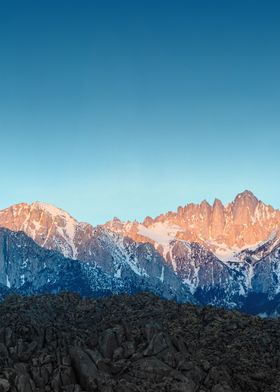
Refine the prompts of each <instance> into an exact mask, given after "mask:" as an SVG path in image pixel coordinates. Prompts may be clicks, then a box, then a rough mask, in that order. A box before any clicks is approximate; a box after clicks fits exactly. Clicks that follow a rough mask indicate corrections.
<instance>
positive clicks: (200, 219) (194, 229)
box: [0, 191, 280, 313]
mask: <svg viewBox="0 0 280 392" xmlns="http://www.w3.org/2000/svg"><path fill="white" fill-rule="evenodd" d="M0 227H5V228H7V229H10V230H12V231H15V232H18V231H22V232H24V233H25V234H26V235H27V236H28V237H31V238H32V239H33V240H34V241H35V242H36V243H37V244H38V245H39V246H40V247H43V248H46V249H49V250H53V251H56V252H59V253H60V254H62V255H63V257H64V259H67V260H69V259H72V260H76V259H77V260H79V261H81V262H83V266H88V268H97V269H98V271H101V272H102V273H103V274H105V276H106V277H107V278H108V277H110V279H112V280H113V281H114V282H115V283H114V284H115V285H116V287H117V289H116V290H115V292H117V290H121V289H123V290H126V291H129V292H132V291H133V290H134V289H135V290H141V289H142V290H150V291H152V292H155V293H158V294H159V295H162V296H164V297H166V298H176V299H177V300H179V301H185V300H191V301H195V300H196V301H199V302H200V303H203V304H206V303H211V304H214V305H218V306H226V307H231V308H236V307H237V308H240V309H246V310H247V311H252V312H255V311H259V310H260V309H259V308H258V307H256V306H254V298H256V297H255V296H256V295H257V296H258V298H259V297H260V296H261V298H262V302H260V301H259V303H263V306H262V308H261V312H262V313H265V311H266V309H265V306H266V304H268V303H269V304H270V305H269V307H270V310H269V312H270V313H271V312H273V311H274V310H275V301H276V300H277V298H278V295H279V293H280V269H279V268H278V264H279V249H280V234H279V233H280V212H279V211H278V210H275V209H273V208H272V207H271V206H268V205H266V204H264V203H262V202H261V201H260V200H258V199H257V198H256V197H255V196H254V195H253V194H252V193H251V192H249V191H245V192H243V193H241V194H239V195H237V197H236V198H235V200H234V201H233V202H231V203H229V204H227V205H225V206H224V205H223V204H222V203H221V202H220V201H219V200H217V199H216V200H215V202H214V204H213V205H212V206H211V205H210V204H208V203H207V202H206V201H203V202H202V203H201V204H198V205H195V204H189V205H186V206H185V207H179V208H178V209H177V211H176V212H168V213H167V214H162V215H160V216H158V217H156V218H154V219H153V218H150V217H147V218H146V219H145V220H144V221H143V222H142V223H140V222H137V221H134V222H122V221H120V220H119V219H117V218H114V219H113V220H112V221H110V222H107V223H106V224H104V225H99V226H96V227H93V226H92V225H90V224H88V223H82V222H78V221H77V220H75V219H74V218H73V217H71V216H70V215H69V214H68V213H66V212H65V211H63V210H61V209H59V208H56V207H54V206H51V205H48V204H45V203H40V202H35V203H32V204H26V203H22V204H18V205H14V206H11V207H9V208H7V209H5V210H3V211H0ZM84 268H85V267H84ZM0 269H1V267H0ZM0 284H2V285H4V286H6V287H7V286H8V283H7V281H6V282H5V279H4V278H3V279H2V280H0ZM279 296H280V295H279ZM272 304H273V305H272ZM272 308H273V310H272Z"/></svg>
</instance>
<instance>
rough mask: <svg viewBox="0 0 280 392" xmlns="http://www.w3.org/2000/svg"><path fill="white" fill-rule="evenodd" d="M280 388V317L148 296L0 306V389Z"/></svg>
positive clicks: (175, 391) (225, 391)
mask: <svg viewBox="0 0 280 392" xmlns="http://www.w3.org/2000/svg"><path fill="white" fill-rule="evenodd" d="M279 390H280V321H279V320H268V319H266V320H265V319H261V318H258V317H254V316H248V315H242V314H240V313H238V312H237V311H227V310H223V309H215V308H213V307H210V306H208V307H197V306H195V305H190V304H177V303H175V302H171V301H165V300H162V299H159V298H158V297H155V296H153V295H151V294H145V293H144V294H138V295H135V296H128V295H120V296H112V297H107V298H100V299H97V300H95V299H81V297H79V296H78V295H76V294H69V293H65V294H60V295H41V296H34V297H20V296H15V295H13V296H9V297H8V298H6V300H5V301H4V302H2V303H0V391H1V392H9V391H10V392H43V391H45V392H48V391H55V392H59V391H64V392H81V391H101V392H115V391H118V392H138V391H139V392H140V391H147V392H148V391H149V392H150V391H151V392H152V391H166V392H167V391H168V392H206V391H211V392H241V391H242V392H250V391H252V392H253V391H254V392H266V391H270V392H273V391H274V392H276V391H279Z"/></svg>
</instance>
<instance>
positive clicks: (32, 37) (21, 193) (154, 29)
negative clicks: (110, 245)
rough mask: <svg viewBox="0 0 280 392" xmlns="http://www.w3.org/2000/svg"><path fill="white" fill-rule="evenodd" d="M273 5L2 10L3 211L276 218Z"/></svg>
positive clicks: (277, 96)
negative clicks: (230, 206) (245, 210)
mask: <svg viewBox="0 0 280 392" xmlns="http://www.w3.org/2000/svg"><path fill="white" fill-rule="evenodd" d="M279 19H280V3H279V2H277V1H267V0H266V1H258V0H255V1H251V0H248V1H247V0H243V1H224V0H223V1H216V0H213V1H209V0H194V1H188V0H185V1H178V0H169V1H166V0H160V1H157V0H149V1H147V0H141V1H138V0H135V1H124V0H118V1H116V0H111V1H109V0H102V1H101V0H100V1H95V0H91V1H87V0H75V1H73V0H59V1H57V0H55V1H54V0H48V1H45V0H40V1H38V0H33V1H30V0H25V1H22V0H18V1H15V0H0V137H1V139H0V140H1V153H0V176H1V177H0V178H1V198H0V208H4V207H7V206H9V205H11V204H13V203H17V202H21V201H27V202H31V201H34V200H41V201H45V202H49V203H53V204H55V205H57V206H60V207H62V208H64V209H66V210H68V211H69V212H70V213H72V215H74V216H75V217H77V218H78V219H80V220H86V221H89V222H91V223H93V224H96V223H102V222H104V221H106V220H108V219H110V218H112V217H113V216H118V217H120V218H122V219H135V218H136V219H142V218H144V217H145V216H146V215H151V216H155V215H157V214H159V213H161V212H164V211H168V210H172V209H175V208H176V207H177V206H178V205H184V204H186V203H188V202H191V201H194V202H200V201H201V200H202V199H208V200H209V201H210V202H211V201H213V199H214V197H215V196H217V197H219V198H221V199H222V200H223V201H224V202H228V201H230V200H231V199H232V198H233V197H234V196H235V195H236V193H238V192H240V191H242V190H244V189H250V190H252V191H253V192H254V193H255V194H256V195H257V196H258V197H259V198H261V199H263V200H264V201H265V202H267V203H270V204H272V205H274V206H275V207H278V208H280V187H279V184H278V183H279V172H280V158H279V145H280V144H279V142H280V132H279V128H280V78H279V69H280V50H279V46H280V24H279Z"/></svg>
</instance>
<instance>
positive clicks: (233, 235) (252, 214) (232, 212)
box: [106, 191, 280, 260]
mask: <svg viewBox="0 0 280 392" xmlns="http://www.w3.org/2000/svg"><path fill="white" fill-rule="evenodd" d="M143 226H144V227H145V230H143ZM106 227H108V228H110V229H111V230H113V231H117V232H118V233H121V234H123V235H127V236H129V237H131V238H133V239H134V240H136V241H143V242H145V241H149V242H151V243H153V244H155V245H156V246H160V245H162V244H161V238H162V237H164V236H166V235H169V237H170V239H171V238H172V239H180V240H186V241H189V242H198V243H200V244H202V245H203V246H205V247H207V248H208V249H209V250H211V251H212V252H214V253H215V254H216V256H217V257H218V258H220V259H221V260H226V259H228V258H231V257H232V254H233V253H238V252H240V251H242V250H243V249H245V248H249V247H252V246H257V245H258V244H260V243H261V242H263V241H267V240H268V239H269V238H270V237H271V236H273V235H275V236H279V228H280V211H278V210H275V209H273V207H271V206H269V205H266V204H264V203H263V202H261V201H260V200H258V199H257V198H256V197H255V196H254V195H253V193H252V192H250V191H245V192H243V193H240V194H239V195H237V196H236V198H235V199H234V201H233V202H231V203H229V204H227V205H223V204H222V202H221V201H220V200H218V199H216V200H215V201H214V204H213V205H212V206H211V205H210V204H209V203H207V202H206V201H203V202H202V203H201V204H193V203H191V204H188V205H186V206H184V207H179V208H178V209H177V211H176V212H168V213H167V214H162V215H159V216H158V217H156V218H155V219H152V218H150V217H149V218H148V219H145V220H144V222H143V224H141V223H138V222H128V223H123V224H122V225H121V223H120V222H118V226H117V227H116V226H115V225H114V222H113V221H111V222H108V223H107V224H106ZM176 227H177V231H176V230H175V228H176ZM167 233H168V234H167ZM143 237H144V238H143ZM161 247H162V246H161ZM161 247H159V249H161Z"/></svg>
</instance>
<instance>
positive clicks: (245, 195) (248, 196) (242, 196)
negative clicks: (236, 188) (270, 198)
mask: <svg viewBox="0 0 280 392" xmlns="http://www.w3.org/2000/svg"><path fill="white" fill-rule="evenodd" d="M240 199H251V200H254V201H257V202H258V201H259V200H258V199H257V197H256V196H255V195H254V193H253V192H251V191H249V190H248V189H246V190H245V191H243V192H241V193H238V195H237V196H236V197H235V200H234V201H237V200H240Z"/></svg>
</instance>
